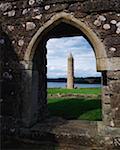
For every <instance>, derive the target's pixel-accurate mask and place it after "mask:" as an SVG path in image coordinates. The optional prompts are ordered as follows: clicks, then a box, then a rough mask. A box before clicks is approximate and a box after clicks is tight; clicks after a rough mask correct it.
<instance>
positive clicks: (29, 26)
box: [26, 22, 36, 31]
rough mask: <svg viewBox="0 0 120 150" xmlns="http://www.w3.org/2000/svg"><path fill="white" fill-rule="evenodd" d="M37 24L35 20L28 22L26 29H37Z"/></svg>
mask: <svg viewBox="0 0 120 150" xmlns="http://www.w3.org/2000/svg"><path fill="white" fill-rule="evenodd" d="M35 27H36V25H35V23H34V22H26V30H27V31H30V30H33V29H35Z"/></svg>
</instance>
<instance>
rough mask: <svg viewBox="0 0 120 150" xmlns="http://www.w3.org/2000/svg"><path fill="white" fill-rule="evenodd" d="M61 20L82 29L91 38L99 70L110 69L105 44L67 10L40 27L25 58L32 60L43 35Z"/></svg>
mask: <svg viewBox="0 0 120 150" xmlns="http://www.w3.org/2000/svg"><path fill="white" fill-rule="evenodd" d="M60 22H64V23H68V24H70V25H72V26H74V27H76V28H77V29H80V31H82V32H83V33H84V35H85V36H86V37H87V38H88V39H89V41H90V42H91V44H92V46H93V49H94V53H95V57H96V67H97V71H104V70H108V59H107V54H106V50H105V46H104V44H103V43H102V42H101V40H100V39H99V38H98V36H97V35H96V34H95V33H94V32H93V31H92V29H91V28H90V27H89V26H88V25H86V24H85V23H83V22H82V21H80V20H79V19H76V18H75V17H74V16H73V15H71V14H68V13H65V12H61V13H58V14H56V15H54V16H53V17H52V18H51V19H50V20H49V21H47V22H46V23H45V24H44V25H43V26H42V27H40V29H39V30H38V31H37V33H36V34H35V35H34V36H33V38H32V39H31V41H30V43H29V45H28V47H27V50H26V53H25V55H24V60H26V61H29V62H31V60H32V59H33V56H34V53H35V50H36V47H37V45H38V43H39V42H40V40H41V38H42V36H43V35H44V34H46V33H47V32H49V31H50V30H51V29H53V28H54V27H55V26H56V25H58V24H59V23H60ZM103 62H104V63H103Z"/></svg>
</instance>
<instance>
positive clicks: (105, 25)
mask: <svg viewBox="0 0 120 150" xmlns="http://www.w3.org/2000/svg"><path fill="white" fill-rule="evenodd" d="M110 28H111V27H110V25H109V24H104V25H103V29H105V30H109V29H110Z"/></svg>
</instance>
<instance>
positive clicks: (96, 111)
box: [48, 88, 102, 121]
mask: <svg viewBox="0 0 120 150" xmlns="http://www.w3.org/2000/svg"><path fill="white" fill-rule="evenodd" d="M48 93H49V94H53V95H54V94H57V93H59V94H71V93H72V94H76V93H77V94H95V95H96V98H94V99H93V98H68V99H64V98H49V99H48V109H49V112H50V115H51V116H59V117H62V118H65V119H79V120H91V121H99V120H101V118H102V113H101V100H100V99H98V98H97V95H99V94H101V90H100V88H87V89H82V88H81V89H73V90H68V89H48Z"/></svg>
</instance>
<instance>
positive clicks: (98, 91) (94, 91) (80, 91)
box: [48, 88, 101, 95]
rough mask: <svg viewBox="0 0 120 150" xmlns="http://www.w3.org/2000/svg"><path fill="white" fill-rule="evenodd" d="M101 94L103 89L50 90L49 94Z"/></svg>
mask: <svg viewBox="0 0 120 150" xmlns="http://www.w3.org/2000/svg"><path fill="white" fill-rule="evenodd" d="M58 93H59V94H95V95H99V94H101V88H78V89H65V88H49V89H48V94H58Z"/></svg>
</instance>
